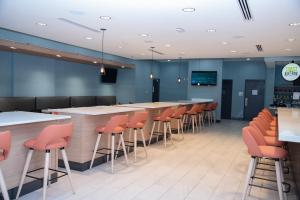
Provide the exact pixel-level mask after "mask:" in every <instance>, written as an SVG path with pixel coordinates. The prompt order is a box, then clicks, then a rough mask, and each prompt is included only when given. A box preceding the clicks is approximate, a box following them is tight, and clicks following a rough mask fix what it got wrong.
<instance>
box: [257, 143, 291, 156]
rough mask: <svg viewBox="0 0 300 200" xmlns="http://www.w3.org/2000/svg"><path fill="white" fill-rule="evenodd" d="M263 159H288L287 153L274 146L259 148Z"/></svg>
mask: <svg viewBox="0 0 300 200" xmlns="http://www.w3.org/2000/svg"><path fill="white" fill-rule="evenodd" d="M258 148H259V150H260V152H261V154H262V157H266V158H273V159H284V158H286V157H287V154H288V153H287V151H286V150H285V149H282V148H280V147H272V146H259V147H258Z"/></svg>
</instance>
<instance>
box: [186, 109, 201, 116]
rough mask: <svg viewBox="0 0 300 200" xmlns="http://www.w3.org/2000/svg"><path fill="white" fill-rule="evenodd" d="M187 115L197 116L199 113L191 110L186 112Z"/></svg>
mask: <svg viewBox="0 0 300 200" xmlns="http://www.w3.org/2000/svg"><path fill="white" fill-rule="evenodd" d="M186 114H188V115H197V114H198V113H197V112H196V111H192V110H189V111H187V112H186Z"/></svg>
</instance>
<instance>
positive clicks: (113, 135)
mask: <svg viewBox="0 0 300 200" xmlns="http://www.w3.org/2000/svg"><path fill="white" fill-rule="evenodd" d="M125 150H126V149H125ZM124 153H125V152H124ZM114 160H115V134H114V133H112V134H111V173H114Z"/></svg>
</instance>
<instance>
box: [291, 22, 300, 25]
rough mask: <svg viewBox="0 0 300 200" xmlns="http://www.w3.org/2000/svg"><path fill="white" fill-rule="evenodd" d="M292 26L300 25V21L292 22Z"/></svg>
mask: <svg viewBox="0 0 300 200" xmlns="http://www.w3.org/2000/svg"><path fill="white" fill-rule="evenodd" d="M289 25H290V26H300V22H295V23H290V24H289Z"/></svg>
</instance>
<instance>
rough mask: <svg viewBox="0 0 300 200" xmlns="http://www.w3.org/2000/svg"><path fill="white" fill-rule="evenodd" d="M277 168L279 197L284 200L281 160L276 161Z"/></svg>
mask: <svg viewBox="0 0 300 200" xmlns="http://www.w3.org/2000/svg"><path fill="white" fill-rule="evenodd" d="M275 169H276V178H277V187H278V193H279V199H280V200H284V198H283V188H282V180H281V173H282V172H280V170H282V169H280V166H279V160H276V161H275Z"/></svg>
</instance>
